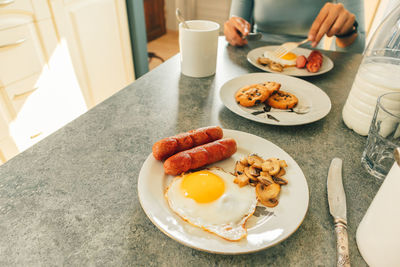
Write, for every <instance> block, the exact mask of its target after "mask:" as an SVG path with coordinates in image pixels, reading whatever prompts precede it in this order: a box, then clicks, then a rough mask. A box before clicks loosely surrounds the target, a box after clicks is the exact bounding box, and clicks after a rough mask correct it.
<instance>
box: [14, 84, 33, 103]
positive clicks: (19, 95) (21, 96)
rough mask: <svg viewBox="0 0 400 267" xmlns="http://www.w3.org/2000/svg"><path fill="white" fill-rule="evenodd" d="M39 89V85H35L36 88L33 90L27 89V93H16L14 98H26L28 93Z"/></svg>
mask: <svg viewBox="0 0 400 267" xmlns="http://www.w3.org/2000/svg"><path fill="white" fill-rule="evenodd" d="M37 89H38V87H35V88H33V89H32V90H29V91H27V92H25V93H22V94H16V95H14V96H13V100H14V101H15V100H19V99H21V98H25V97H27V96H28V95H30V94H32V93H33V92H34V91H36V90H37Z"/></svg>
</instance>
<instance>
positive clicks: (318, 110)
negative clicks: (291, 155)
mask: <svg viewBox="0 0 400 267" xmlns="http://www.w3.org/2000/svg"><path fill="white" fill-rule="evenodd" d="M220 99H221V101H222V103H223V104H224V105H225V106H226V107H227V108H228V109H230V110H231V111H232V112H234V113H236V114H238V115H239V116H242V117H244V118H247V119H249V120H252V121H257V122H261V123H265V124H271V125H281V126H289V125H302V124H307V123H311V122H315V121H318V120H320V119H322V118H324V117H325V116H326V115H327V114H328V113H329V111H330V110H331V101H330V99H329V96H328V95H327V94H326V93H325V92H324V91H322V90H321V89H320V88H319V87H317V86H315V85H313V84H312V83H309V82H307V81H304V80H301V79H299V78H296V77H291V76H287V75H282V74H276V73H250V74H245V75H242V76H240V77H236V78H234V79H232V80H229V81H227V82H226V83H225V84H224V85H223V86H222V87H221V89H220Z"/></svg>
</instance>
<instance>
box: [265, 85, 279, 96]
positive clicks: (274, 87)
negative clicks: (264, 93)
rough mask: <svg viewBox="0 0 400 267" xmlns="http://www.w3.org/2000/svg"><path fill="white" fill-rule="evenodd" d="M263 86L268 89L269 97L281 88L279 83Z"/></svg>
mask: <svg viewBox="0 0 400 267" xmlns="http://www.w3.org/2000/svg"><path fill="white" fill-rule="evenodd" d="M262 85H263V86H265V87H266V88H267V90H268V92H269V95H272V94H274V93H275V92H277V91H279V89H280V88H281V84H280V83H277V82H264V83H262Z"/></svg>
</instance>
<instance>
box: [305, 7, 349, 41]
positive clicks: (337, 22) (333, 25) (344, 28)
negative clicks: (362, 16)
mask: <svg viewBox="0 0 400 267" xmlns="http://www.w3.org/2000/svg"><path fill="white" fill-rule="evenodd" d="M355 20H356V16H355V15H354V14H353V13H350V12H349V11H348V10H347V9H345V8H344V7H343V5H342V4H340V3H339V4H333V3H326V4H325V5H324V6H323V7H322V8H321V10H320V12H319V14H318V16H317V17H316V19H315V20H314V22H313V24H312V25H311V28H310V31H309V33H308V39H309V40H310V41H311V46H312V47H315V46H316V45H317V44H318V43H319V41H320V40H321V38H322V37H323V36H324V34H326V35H327V36H328V37H331V36H333V35H336V34H337V35H342V34H346V33H348V32H350V31H351V30H352V29H353V24H354V21H355Z"/></svg>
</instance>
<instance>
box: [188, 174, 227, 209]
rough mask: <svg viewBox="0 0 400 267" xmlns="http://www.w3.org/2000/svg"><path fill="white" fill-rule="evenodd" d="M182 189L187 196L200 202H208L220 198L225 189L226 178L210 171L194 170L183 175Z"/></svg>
mask: <svg viewBox="0 0 400 267" xmlns="http://www.w3.org/2000/svg"><path fill="white" fill-rule="evenodd" d="M181 190H182V191H183V194H184V196H185V197H188V198H192V199H194V200H195V201H196V202H198V203H208V202H212V201H214V200H216V199H218V198H219V197H220V196H222V194H223V193H224V191H225V183H224V180H222V179H221V177H219V176H218V175H215V174H213V173H212V172H209V171H198V172H193V173H190V174H188V175H186V176H185V177H183V180H182V183H181Z"/></svg>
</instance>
